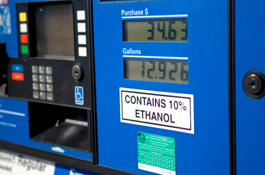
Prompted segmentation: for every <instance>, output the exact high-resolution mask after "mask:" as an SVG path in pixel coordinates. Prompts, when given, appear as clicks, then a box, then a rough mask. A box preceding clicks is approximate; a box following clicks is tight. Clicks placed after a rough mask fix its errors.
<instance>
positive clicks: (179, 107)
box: [120, 88, 194, 134]
mask: <svg viewBox="0 0 265 175" xmlns="http://www.w3.org/2000/svg"><path fill="white" fill-rule="evenodd" d="M120 110H121V111H120V112H121V122H124V123H130V124H137V125H143V126H149V127H155V128H161V129H168V130H173V131H180V132H186V133H191V134H194V107H193V95H190V94H177V93H168V92H157V91H146V90H137V89H127V88H120Z"/></svg>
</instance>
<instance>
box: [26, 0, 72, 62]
mask: <svg viewBox="0 0 265 175" xmlns="http://www.w3.org/2000/svg"><path fill="white" fill-rule="evenodd" d="M41 6H44V7H45V6H54V8H55V9H56V7H58V6H68V10H69V13H70V15H71V19H69V23H70V28H71V29H70V30H71V44H70V45H71V46H70V47H71V48H70V49H71V54H70V55H69V54H66V55H64V54H57V55H56V54H55V55H48V56H44V55H39V54H38V48H37V47H38V43H37V26H36V25H37V22H36V20H37V19H36V16H37V15H36V8H38V7H41ZM63 10H65V9H63ZM68 16H69V15H68ZM47 17H48V18H50V17H49V16H47ZM58 17H59V16H57V19H59V18H60V17H59V18H58ZM28 18H29V19H28V20H29V22H28V28H29V33H28V37H29V45H30V53H29V54H30V58H31V59H44V60H66V61H75V59H76V48H75V47H76V46H75V45H76V41H75V40H76V38H75V30H76V29H75V14H74V3H73V1H67V0H64V1H47V2H38V3H29V4H28ZM57 32H58V31H57ZM68 35H70V34H68ZM61 43H62V44H65V43H64V42H63V40H62V41H61ZM67 44H69V43H67ZM64 50H67V49H64ZM61 53H62V52H61Z"/></svg>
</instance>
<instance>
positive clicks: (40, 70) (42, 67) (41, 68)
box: [39, 66, 45, 74]
mask: <svg viewBox="0 0 265 175" xmlns="http://www.w3.org/2000/svg"><path fill="white" fill-rule="evenodd" d="M39 73H40V74H45V69H44V66H39Z"/></svg>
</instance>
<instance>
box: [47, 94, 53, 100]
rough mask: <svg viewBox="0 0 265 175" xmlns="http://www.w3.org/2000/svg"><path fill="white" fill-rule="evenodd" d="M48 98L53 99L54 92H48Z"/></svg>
mask: <svg viewBox="0 0 265 175" xmlns="http://www.w3.org/2000/svg"><path fill="white" fill-rule="evenodd" d="M47 100H49V101H53V94H52V93H47Z"/></svg>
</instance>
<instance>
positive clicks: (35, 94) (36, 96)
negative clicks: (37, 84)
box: [33, 91, 40, 99]
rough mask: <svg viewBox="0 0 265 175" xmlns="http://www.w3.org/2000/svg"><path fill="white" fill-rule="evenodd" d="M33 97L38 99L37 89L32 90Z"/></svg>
mask: <svg viewBox="0 0 265 175" xmlns="http://www.w3.org/2000/svg"><path fill="white" fill-rule="evenodd" d="M33 98H34V99H39V98H40V97H39V92H38V91H33Z"/></svg>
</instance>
